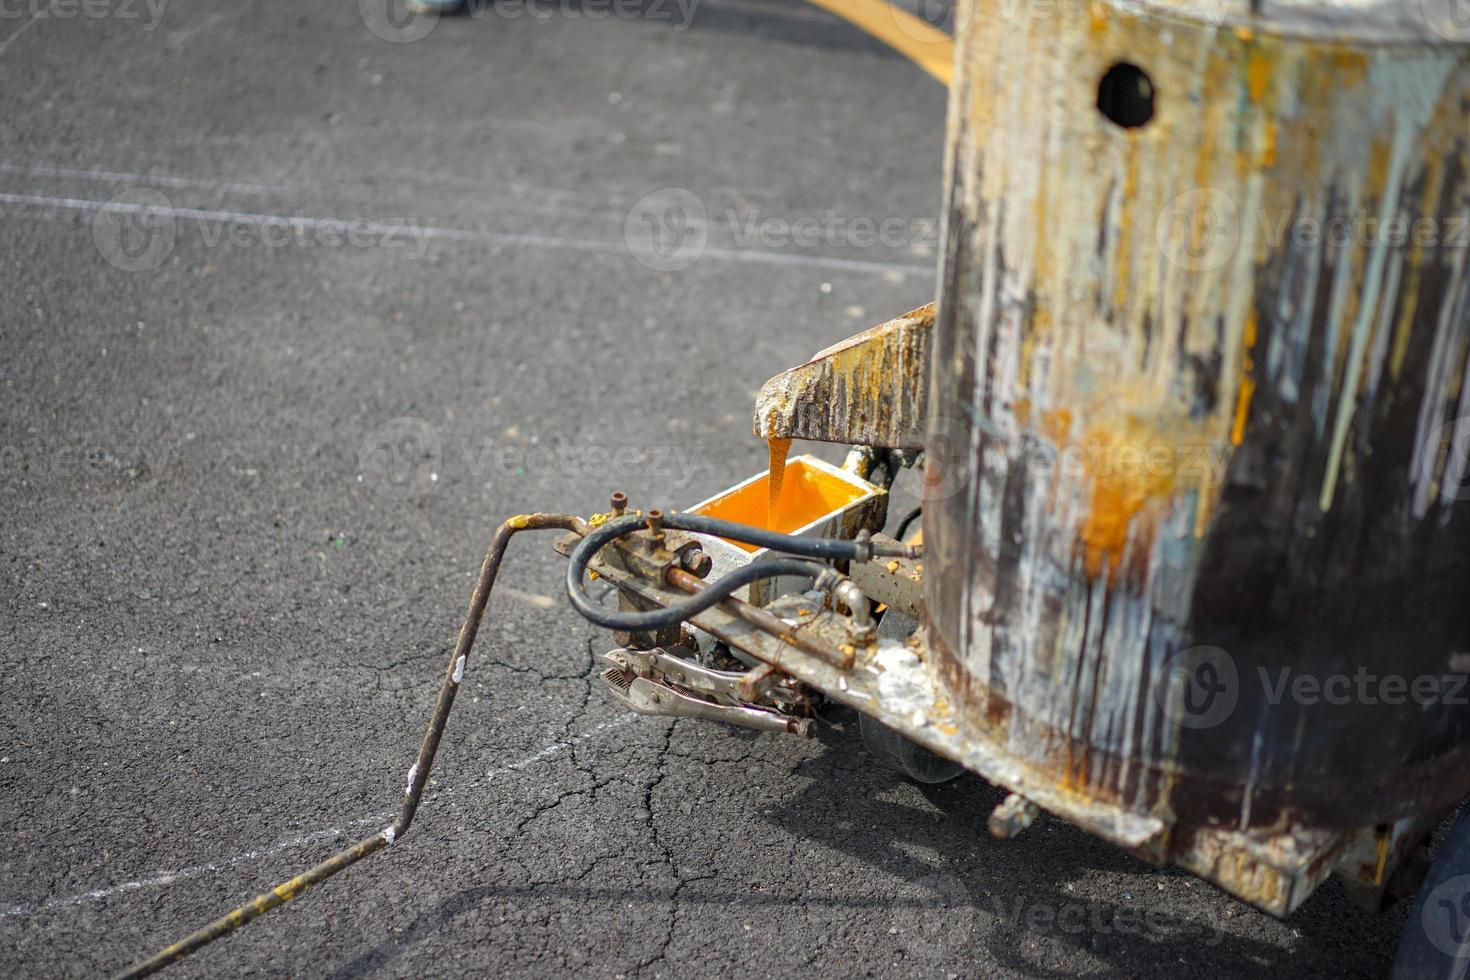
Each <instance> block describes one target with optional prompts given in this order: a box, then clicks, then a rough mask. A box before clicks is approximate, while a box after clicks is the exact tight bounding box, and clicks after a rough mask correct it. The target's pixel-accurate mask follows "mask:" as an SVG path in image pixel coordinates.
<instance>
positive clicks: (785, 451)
mask: <svg viewBox="0 0 1470 980" xmlns="http://www.w3.org/2000/svg"><path fill="white" fill-rule="evenodd" d="M766 452H767V458H768V459H769V460H770V469H769V471H768V473H767V476H766V527H768V528H773V527H775V526H776V515H777V514H778V513H780V511H781V488H782V487H783V486H784V485H785V483H786V457H787V456H789V455H790V454H791V440H790V439H772V440H770V441H769V442H767V443H766Z"/></svg>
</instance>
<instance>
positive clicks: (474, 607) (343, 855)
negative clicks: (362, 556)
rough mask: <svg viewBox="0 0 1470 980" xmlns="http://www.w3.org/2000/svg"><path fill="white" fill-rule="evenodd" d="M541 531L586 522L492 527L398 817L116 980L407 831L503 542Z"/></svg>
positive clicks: (537, 517) (149, 967)
mask: <svg viewBox="0 0 1470 980" xmlns="http://www.w3.org/2000/svg"><path fill="white" fill-rule="evenodd" d="M542 530H560V531H573V532H575V533H577V534H586V533H587V525H586V523H585V522H584V521H583V520H582V519H581V518H579V517H572V516H569V515H565V514H523V515H521V516H519V517H512V518H511V519H510V520H508V521H506V522H505V523H504V524H502V525H500V527H499V528H497V529H496V531H495V536H494V537H493V538H491V540H490V550H489V551H488V552H487V553H486V555H485V562H484V564H482V565H481V566H480V578H479V581H478V582H477V583H476V584H475V593H474V596H473V597H472V598H471V599H470V609H469V613H468V614H467V615H466V616H465V621H464V625H463V626H461V627H460V628H459V640H458V641H457V642H456V643H455V645H454V652H453V654H452V655H451V656H450V658H449V664H448V666H447V667H446V668H445V670H444V683H443V684H442V685H441V686H440V688H439V699H438V701H437V702H436V703H435V704H434V714H433V716H432V717H430V719H429V727H428V730H427V731H425V732H424V741H423V744H421V745H420V746H419V754H418V758H417V759H416V760H415V761H414V764H413V767H412V768H411V769H409V770H408V785H407V786H406V787H405V788H404V791H403V803H402V805H401V806H400V808H399V810H398V818H397V819H396V820H394V821H393V823H391V824H389V825H388V826H387V827H384V828H383V829H382V830H380V831H378V832H377V833H376V834H373V835H372V836H371V837H366V838H364V839H362V840H360V841H358V842H357V843H356V844H353V845H352V846H351V847H349V848H347V849H346V850H345V851H342V852H340V853H338V854H335V855H333V856H332V857H329V858H327V859H326V860H325V861H323V862H322V863H320V864H318V865H317V866H316V867H314V868H312V869H311V870H309V871H306V872H304V873H302V874H299V875H297V876H296V877H294V878H292V879H291V880H289V881H285V882H282V883H281V884H279V885H277V886H275V887H274V888H272V889H271V890H270V891H268V892H266V893H265V894H263V895H259V896H257V897H256V898H253V899H251V900H250V901H248V902H246V903H245V904H244V905H242V906H240V907H239V908H237V909H235V910H234V911H232V912H230V913H228V914H227V915H224V916H221V917H220V918H218V919H216V920H214V921H213V922H211V923H210V924H209V925H207V926H204V927H203V928H202V929H199V930H197V931H195V932H192V933H190V934H189V935H187V936H185V937H184V938H183V939H181V940H179V941H178V942H176V943H174V944H173V945H171V946H167V947H165V948H164V949H161V950H159V951H158V952H157V953H155V954H154V955H153V956H151V957H149V958H148V959H146V960H142V961H140V962H138V963H135V964H133V965H132V966H130V967H128V968H127V969H126V970H124V971H122V972H121V973H119V974H117V978H118V980H122V978H128V977H146V976H149V975H150V974H153V973H157V972H158V971H159V970H162V969H163V968H164V967H166V966H168V965H170V964H172V963H176V962H178V961H179V960H181V959H183V958H184V957H186V956H188V955H189V954H190V953H192V952H194V951H195V950H197V949H199V948H200V947H201V946H204V945H207V944H208V943H211V942H213V941H214V940H216V939H218V938H220V937H221V936H225V935H228V934H230V933H232V932H234V931H235V930H236V929H239V928H240V927H241V926H243V925H245V924H246V923H247V922H250V921H251V920H253V919H256V918H259V917H260V916H262V915H264V914H265V913H266V912H269V911H270V910H271V909H273V908H275V907H276V906H278V905H284V904H285V903H286V902H289V901H291V899H293V898H295V897H296V896H298V895H300V894H301V893H302V892H305V891H306V890H307V889H309V888H311V887H312V886H313V885H317V884H320V883H321V882H323V881H325V880H326V879H328V878H330V877H331V876H332V875H334V874H336V873H337V872H339V871H341V870H343V869H344V868H347V867H350V866H352V865H354V864H356V863H357V862H358V861H360V860H362V859H363V858H365V857H367V856H368V855H369V854H372V853H373V852H374V851H378V850H381V849H383V848H385V847H387V846H389V845H390V844H392V843H393V842H394V841H395V840H397V839H398V838H400V837H402V836H403V835H404V834H406V833H407V832H408V826H409V824H411V823H412V822H413V816H414V813H415V812H417V810H418V808H419V801H420V800H421V799H422V797H423V793H424V786H426V785H427V784H428V781H429V770H430V769H432V768H433V766H434V754H435V753H436V752H438V750H439V739H440V738H441V737H442V736H443V734H444V725H445V722H447V721H448V720H449V710H450V709H451V708H452V707H454V697H455V695H456V694H458V693H459V684H460V681H461V680H462V679H463V678H464V668H465V662H466V661H467V660H468V659H469V655H470V648H471V647H472V646H474V643H475V634H476V633H478V632H479V629H480V620H481V619H482V618H483V617H484V615H485V607H486V605H487V604H488V603H489V600H490V590H491V589H492V588H494V587H495V577H496V574H497V573H498V572H499V571H500V560H501V558H502V557H503V556H504V554H505V548H506V545H507V544H509V543H510V539H511V538H512V537H513V536H514V535H515V534H517V533H518V532H520V531H542Z"/></svg>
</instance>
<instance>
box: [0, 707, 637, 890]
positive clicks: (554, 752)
mask: <svg viewBox="0 0 1470 980" xmlns="http://www.w3.org/2000/svg"><path fill="white" fill-rule="evenodd" d="M636 717H637V716H636V715H627V716H624V717H621V718H618V719H616V720H615V721H609V722H604V723H603V724H601V725H598V726H597V727H596V728H593V729H592V730H591V731H589V732H587V733H586V734H583V735H578V736H576V737H575V738H570V739H563V740H561V741H557V742H552V743H551V744H550V745H548V746H546V747H545V748H543V749H541V750H540V751H538V752H534V753H532V754H531V755H528V756H526V757H525V758H524V759H520V760H518V761H516V762H512V763H510V764H509V765H506V766H502V767H500V768H499V769H491V770H490V771H489V772H487V773H485V775H484V777H482V778H480V779H475V780H471V781H470V782H468V783H466V784H464V785H463V786H451V787H446V788H445V789H442V790H438V791H437V792H434V793H433V796H434V797H435V798H438V797H445V796H451V795H453V794H455V793H467V792H469V791H471V790H475V789H479V788H480V787H481V786H484V785H486V784H487V783H490V782H493V781H494V780H495V779H497V778H499V777H501V776H508V775H510V774H511V773H516V772H520V771H521V770H523V769H526V768H528V767H530V766H534V765H536V764H537V763H540V762H545V761H546V760H547V759H550V758H553V757H555V756H558V755H560V754H562V753H563V752H566V751H567V750H569V749H572V748H575V747H576V746H578V745H580V744H581V743H583V742H585V741H587V740H589V739H592V738H596V737H597V736H599V735H602V734H604V733H606V732H609V731H612V730H613V729H615V728H622V727H623V726H625V725H628V724H630V723H631V722H633V721H634V720H635V719H636ZM395 812H396V810H387V809H385V810H378V811H376V812H374V813H370V814H368V815H367V816H365V817H359V818H358V819H356V820H353V821H351V822H350V823H345V824H343V825H341V826H340V827H329V828H327V829H325V830H318V831H314V832H312V833H310V834H302V835H299V836H296V837H288V838H286V839H285V840H280V841H276V842H275V843H274V844H271V845H269V846H267V847H262V848H259V849H257V850H253V851H244V852H242V853H240V854H236V855H235V856H234V857H230V858H226V859H225V860H223V861H211V862H210V863H208V864H196V865H192V866H190V867H187V868H179V869H177V870H174V871H159V872H155V873H154V874H151V875H147V876H145V877H142V878H138V879H136V880H134V881H124V882H121V883H119V884H116V885H108V886H106V887H103V888H94V889H92V890H91V891H87V892H80V893H78V894H76V895H67V896H65V897H63V898H51V899H47V900H46V901H44V902H41V903H40V904H37V905H5V906H0V919H12V918H26V917H29V916H32V915H35V914H36V913H38V912H54V911H59V910H62V909H69V908H76V907H77V906H80V905H86V904H88V903H90V902H100V901H102V900H103V899H106V898H112V897H113V896H114V895H121V894H124V893H126V892H132V891H138V890H139V889H142V888H159V887H164V886H167V885H172V884H174V883H176V882H180V881H187V880H189V879H190V878H198V877H201V876H203V875H207V874H213V873H216V872H219V871H226V870H228V869H230V868H233V867H236V866H238V865H241V864H247V863H249V862H251V861H258V860H260V859H261V858H266V857H270V856H271V855H272V854H278V853H280V852H282V851H290V850H294V849H296V848H299V847H304V846H306V845H307V844H315V843H318V842H321V841H328V840H334V839H336V838H339V837H342V836H343V835H345V834H347V833H348V832H350V831H352V830H354V829H357V828H360V827H368V826H372V825H373V824H375V823H379V822H381V821H383V820H384V819H386V818H388V817H390V816H392V815H393V814H394V813H395Z"/></svg>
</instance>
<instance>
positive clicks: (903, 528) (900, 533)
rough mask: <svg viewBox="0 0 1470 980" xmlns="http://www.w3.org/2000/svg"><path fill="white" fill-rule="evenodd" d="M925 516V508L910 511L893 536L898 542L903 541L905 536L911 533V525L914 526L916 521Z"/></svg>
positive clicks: (904, 516) (899, 523)
mask: <svg viewBox="0 0 1470 980" xmlns="http://www.w3.org/2000/svg"><path fill="white" fill-rule="evenodd" d="M923 516H924V508H923V507H915V508H914V509H913V510H911V511H909V512H908V513H907V514H905V515H903V520H901V521H899V522H898V530H897V531H895V532H894V534H893V536H894V537H895V538H897V539H898V540H900V541H902V540H903V537H904V535H905V534H908V533H909V525H911V524H913V523H914V521H917V520H918V519H919V518H921V517H923Z"/></svg>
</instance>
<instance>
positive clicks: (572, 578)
mask: <svg viewBox="0 0 1470 980" xmlns="http://www.w3.org/2000/svg"><path fill="white" fill-rule="evenodd" d="M662 521H663V526H664V527H666V528H672V529H674V530H676V531H694V532H697V533H699V534H713V535H716V536H717V537H721V538H728V539H730V540H733V541H743V542H745V543H746V544H753V545H756V546H757V547H760V548H767V549H770V550H772V551H783V552H786V553H788V554H793V555H800V556H802V557H803V558H807V559H820V560H826V561H868V560H869V559H871V558H873V557H875V556H880V555H888V556H895V557H898V556H903V557H908V556H912V555H913V554H914V550H913V549H911V548H908V547H905V546H903V545H897V546H895V545H887V544H883V543H878V542H871V541H868V540H866V539H859V540H851V541H849V540H846V539H842V538H798V537H794V536H792V535H790V534H781V533H780V532H778V531H767V530H764V529H763V528H756V527H750V526H749V525H746V524H736V523H735V522H733V521H722V520H719V519H718V518H714V517H705V516H703V515H700V514H668V515H666V516H664V517H663V519H662ZM644 523H645V521H644V518H642V517H639V516H637V515H629V516H627V517H616V518H613V519H612V520H610V521H608V522H607V523H605V524H603V525H602V526H601V527H599V528H597V529H596V530H594V531H593V532H592V533H590V534H588V535H587V536H586V537H585V538H583V539H582V541H581V543H579V544H578V545H577V547H576V548H575V549H573V550H572V554H571V560H570V561H569V562H568V563H567V598H568V599H570V600H571V603H572V607H573V608H574V609H576V610H577V612H579V613H581V614H582V615H583V616H584V617H586V618H587V619H589V620H591V621H592V622H593V623H596V624H597V625H598V626H605V627H607V628H609V629H616V630H628V631H636V630H653V629H661V628H663V627H667V626H674V625H676V624H678V623H682V622H683V621H684V620H686V619H689V618H690V617H691V616H694V615H697V614H698V613H701V612H703V611H704V610H706V609H708V608H709V607H711V606H713V605H715V604H716V603H718V602H720V601H722V600H724V599H727V598H729V597H730V595H731V594H732V593H733V592H734V591H735V590H736V589H739V588H741V587H743V586H746V585H749V584H750V583H751V582H755V581H759V580H760V579H763V578H775V577H777V576H781V575H802V576H807V577H815V576H817V575H820V574H821V573H822V571H823V570H824V569H825V566H823V565H820V564H818V563H817V562H815V561H801V560H797V559H792V558H776V559H772V560H770V561H762V562H756V563H754V564H750V565H746V566H745V567H744V568H741V569H738V570H736V571H734V572H731V573H730V574H729V575H725V576H723V577H722V578H719V579H717V580H716V581H714V582H713V583H711V584H710V585H709V586H707V587H706V588H704V589H702V590H701V591H700V592H699V593H698V594H697V595H694V596H691V597H690V598H688V599H685V600H683V601H682V602H676V603H674V604H673V605H671V606H667V607H665V608H663V609H652V610H649V611H647V612H621V611H613V610H610V609H605V608H603V607H602V606H600V605H598V604H597V603H596V602H595V601H593V599H592V597H591V596H589V595H588V594H587V587H586V581H585V580H586V574H587V563H588V562H590V561H591V560H592V556H593V555H595V554H597V552H599V551H601V550H602V549H603V548H604V547H606V546H607V545H608V544H610V543H611V542H612V541H614V540H616V539H617V538H620V537H622V536H623V535H625V534H630V533H632V532H633V531H636V530H638V529H639V528H641V527H643V526H644Z"/></svg>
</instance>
